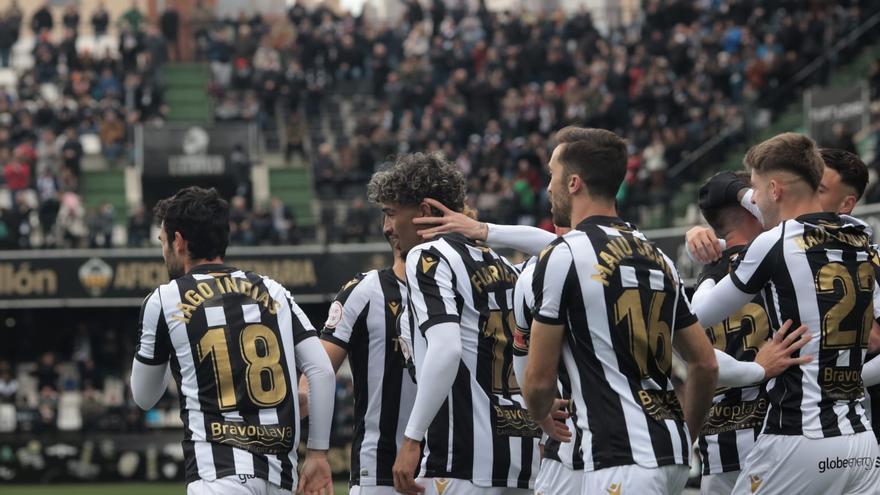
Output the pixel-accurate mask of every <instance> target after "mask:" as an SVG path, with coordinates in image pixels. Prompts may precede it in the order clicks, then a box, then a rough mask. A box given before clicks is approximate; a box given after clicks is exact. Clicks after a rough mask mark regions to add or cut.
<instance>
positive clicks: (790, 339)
mask: <svg viewBox="0 0 880 495" xmlns="http://www.w3.org/2000/svg"><path fill="white" fill-rule="evenodd" d="M791 324H792V321H791V320H788V321H786V322H785V324H784V325H782V326H781V327H779V330H777V331H776V333H775V334H773V339H772V340H769V341H767V342H766V343H765V344H764V345H763V346H762V347H761V350H759V351H758V355H757V356H755V362H756V363H758V364H760V365H761V367H763V368H764V379H765V380H766V379H768V378H773V377H775V376H779V375H780V374H782V372H783V371H785V370H786V369H788V368H789V367H791V366H799V365H802V364H807V363H809V362H810V361H812V360H813V356H809V355H807V356H799V357H792V356H791V355H792V353H794V352H795V351H797V350H799V349H801V348H803V347H804V346H805V345H807V343H808V342H809V341H810V340H811V339H812V338H813V336H812V335H810V334H808V333H807V330H809V329H808V328H807V327H806V326H804V325H801V326H800V327H799V328H797V329H796V330H793V331H791V332H788V329H789V328H791ZM786 332H787V333H788V335H786Z"/></svg>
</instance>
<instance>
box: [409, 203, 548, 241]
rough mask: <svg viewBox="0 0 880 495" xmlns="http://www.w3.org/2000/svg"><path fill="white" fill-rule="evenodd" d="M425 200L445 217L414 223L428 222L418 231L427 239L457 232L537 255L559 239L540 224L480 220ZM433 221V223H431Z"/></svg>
mask: <svg viewBox="0 0 880 495" xmlns="http://www.w3.org/2000/svg"><path fill="white" fill-rule="evenodd" d="M425 202H426V203H428V204H429V205H431V206H432V207H434V208H436V209H437V210H439V211H440V212H441V213H443V216H442V217H419V218H415V219H413V223H415V224H416V225H419V226H425V227H427V228H423V230H420V231H418V234H419V235H421V236H422V237H423V238H424V239H427V240H430V239H433V238H434V237H436V236H438V235H441V234H447V233H450V232H457V233H459V234H462V235H464V236H465V237H468V238H470V239H474V240H477V241H485V242H486V244H488V245H489V246H490V247H492V248H509V249H515V250H517V251H521V252H523V253H527V254H531V255H537V254H538V253H540V252H541V250H542V249H544V248H545V247H547V245H548V244H550V243H551V242H553V240H554V239H556V235H555V234H553V233H550V232H547V231H546V230H543V229H539V228H537V227H529V226H526V225H495V224H491V223H485V222H479V221H477V220H474V219H473V218H471V217H469V216H467V215H465V214H463V213H458V212H455V211H452V210H450V209H449V208H447V207H446V206H444V205H443V203H440V202H439V201H436V200H433V199H425ZM431 225H433V227H428V226H431Z"/></svg>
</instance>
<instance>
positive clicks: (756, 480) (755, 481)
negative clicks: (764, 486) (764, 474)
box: [749, 474, 764, 493]
mask: <svg viewBox="0 0 880 495" xmlns="http://www.w3.org/2000/svg"><path fill="white" fill-rule="evenodd" d="M749 481H751V484H752V493H757V492H758V488H761V483H763V482H764V480H763V479H761V477H760V476H758V475H757V474H750V475H749Z"/></svg>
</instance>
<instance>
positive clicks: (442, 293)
mask: <svg viewBox="0 0 880 495" xmlns="http://www.w3.org/2000/svg"><path fill="white" fill-rule="evenodd" d="M406 281H407V284H408V286H409V289H410V290H409V293H410V300H409V302H410V306H409V307H410V310H411V311H412V312H413V315H412V316H413V321H414V324H415V325H418V330H419V331H420V332H421V333H422V335H423V336H424V337H425V340H426V341H427V348H426V351H425V356H424V358H423V359H422V360H421V362H420V363H417V368H416V377H417V378H416V379H417V382H418V388H417V390H416V398H415V402H414V403H413V408H412V412H410V416H409V421H408V422H407V425H406V430H405V431H404V438H403V444H402V445H401V448H400V452H399V453H398V454H397V459H396V461H395V462H394V467H393V468H392V471H393V476H394V487H395V489H396V490H397V491H399V492H401V493H405V494H407V493H421V492H423V491H424V487H422V486H420V485H417V484H416V483H415V480H414V479H413V475H414V473H415V470H416V466H417V465H418V461H419V456H420V453H421V448H420V445H421V441H422V439H423V438H424V437H425V432H427V431H428V427H429V426H430V424H431V422H432V421H433V420H434V417H435V416H436V415H437V412H438V411H439V410H440V407H441V406H442V405H443V402H444V401H446V399H447V397H448V396H449V393H450V391H451V390H452V386H453V383H454V382H455V377H456V376H457V375H458V370H459V367H460V365H461V353H462V347H461V326H460V318H461V317H460V316H459V314H458V309H457V305H456V302H455V292H454V289H453V276H452V269H451V268H450V266H449V264H448V262H447V261H446V260H445V259H444V258H443V257H442V256H441V255H440V253H439V252H437V251H435V250H433V249H428V250H422V249H414V250H412V251H410V253H409V255H407V258H406Z"/></svg>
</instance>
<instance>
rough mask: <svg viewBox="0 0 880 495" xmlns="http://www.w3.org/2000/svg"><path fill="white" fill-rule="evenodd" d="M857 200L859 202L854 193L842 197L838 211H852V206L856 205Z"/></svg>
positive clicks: (847, 212)
mask: <svg viewBox="0 0 880 495" xmlns="http://www.w3.org/2000/svg"><path fill="white" fill-rule="evenodd" d="M858 202H859V201H858V199H856V197H855V196H854V195H852V194H848V195H847V196H846V197H845V198H844V199H843V204H842V205H841V206H840V211H839V212H838V213H846V214H849V213H852V211H853V208H855V207H856V203H858Z"/></svg>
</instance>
